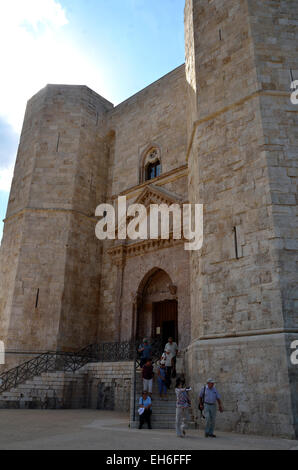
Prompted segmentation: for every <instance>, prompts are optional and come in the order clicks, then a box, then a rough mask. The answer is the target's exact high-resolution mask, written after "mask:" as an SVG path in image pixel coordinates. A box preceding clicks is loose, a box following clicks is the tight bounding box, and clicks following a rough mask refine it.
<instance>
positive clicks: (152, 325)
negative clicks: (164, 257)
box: [136, 268, 179, 345]
mask: <svg viewBox="0 0 298 470" xmlns="http://www.w3.org/2000/svg"><path fill="white" fill-rule="evenodd" d="M138 298H139V304H138V312H137V313H138V315H137V325H136V335H137V338H142V337H146V336H147V337H151V338H159V339H161V340H162V343H163V345H165V344H166V342H167V340H168V338H169V336H172V337H173V338H174V340H175V341H178V334H179V332H178V300H177V297H176V288H175V286H173V283H172V280H171V278H170V276H169V275H168V274H167V273H166V272H165V271H163V270H162V269H158V268H155V269H153V270H152V271H150V272H149V273H148V274H147V276H145V278H144V279H143V281H142V282H141V284H140V287H139V290H138Z"/></svg>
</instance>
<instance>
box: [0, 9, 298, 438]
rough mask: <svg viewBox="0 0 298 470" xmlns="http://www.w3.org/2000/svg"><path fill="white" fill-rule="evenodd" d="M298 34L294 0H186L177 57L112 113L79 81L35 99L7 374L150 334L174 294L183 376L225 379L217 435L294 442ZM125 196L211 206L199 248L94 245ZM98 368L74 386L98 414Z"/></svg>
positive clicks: (25, 152) (20, 198) (6, 295)
mask: <svg viewBox="0 0 298 470" xmlns="http://www.w3.org/2000/svg"><path fill="white" fill-rule="evenodd" d="M297 44H298V18H297V8H296V5H295V2H292V1H290V0H283V1H281V2H269V1H261V0H239V1H237V2H236V1H234V0H226V1H225V2H223V1H222V0H213V1H208V0H186V7H185V47H186V64H185V66H181V67H178V68H177V69H175V70H174V71H172V72H171V73H169V74H168V75H166V76H165V77H163V78H161V79H160V80H158V81H157V82H155V83H153V84H152V85H150V86H149V87H147V88H145V89H144V90H142V91H141V92H139V93H137V94H136V95H134V96H133V97H131V98H129V99H128V100H126V101H125V102H124V103H121V104H120V105H118V106H116V107H113V105H112V104H111V103H109V102H107V101H106V100H105V99H104V98H102V97H100V96H99V95H97V94H96V93H94V92H93V91H91V90H89V89H88V88H87V87H82V86H77V87H76V86H63V85H49V86H47V87H46V88H45V89H43V90H41V91H40V92H39V93H38V94H37V95H35V96H34V97H33V98H32V99H31V100H30V101H29V102H28V106H27V111H26V116H25V121H24V127H23V132H22V136H21V141H20V147H19V152H18V158H17V162H16V167H15V173H14V179H13V183H12V189H11V194H10V199H9V205H8V210H7V217H6V221H5V229H4V236H3V241H2V245H1V253H0V256H1V265H0V337H1V338H3V339H4V340H5V343H6V347H7V349H8V350H10V352H11V354H9V355H7V358H8V362H7V364H6V366H5V367H6V368H9V367H11V366H12V365H14V364H15V363H19V362H22V358H25V357H27V356H24V355H21V354H20V353H21V352H23V353H28V358H31V357H32V355H34V354H38V353H39V352H43V351H45V350H49V349H51V350H57V349H58V350H60V349H62V350H78V349H80V348H81V347H84V346H87V345H88V344H90V343H92V342H95V341H101V342H106V341H129V340H131V339H134V338H135V336H143V335H144V336H151V334H154V333H156V331H153V310H154V308H155V307H154V306H155V304H156V303H157V302H162V301H177V303H178V343H179V346H180V350H182V349H185V348H187V352H186V355H185V368H186V370H187V372H188V380H189V382H190V383H192V384H193V387H194V389H195V390H196V392H198V390H199V387H200V386H201V385H202V383H203V381H204V380H206V375H215V377H216V378H217V379H218V381H219V386H220V388H221V389H222V391H223V395H224V401H225V404H226V409H227V411H226V413H225V414H224V415H223V416H222V417H220V421H219V425H220V427H221V428H222V429H229V430H234V429H235V428H236V429H237V430H239V431H241V432H256V433H266V434H268V433H269V434H271V433H274V434H277V435H283V436H291V437H292V436H293V435H294V433H295V432H296V435H297V433H298V429H297V416H298V412H297V410H298V393H297V383H298V380H297V366H294V365H293V364H291V363H290V359H289V358H290V352H291V351H290V344H291V341H294V340H295V339H297V332H298V324H297V319H298V315H297V304H298V290H297V285H298V281H297V262H298V257H297V256H298V255H297V233H298V230H297V166H298V163H297V160H298V152H297V149H298V142H297V124H298V110H297V106H296V107H295V106H294V105H293V104H292V103H291V101H290V92H289V88H290V69H292V73H293V74H294V76H296V75H297V74H298V68H297ZM297 76H298V75H297ZM153 150H154V152H155V155H158V157H159V159H160V164H161V174H160V175H159V176H158V177H156V178H155V179H153V180H150V181H146V178H145V176H146V175H145V170H146V168H145V167H146V163H147V162H148V161H149V160H150V158H149V157H150V152H151V151H153ZM148 159H149V160H148ZM119 195H122V196H124V195H125V196H126V197H127V201H128V205H130V204H132V203H134V202H136V201H139V202H140V201H142V203H144V204H145V205H146V207H148V204H149V203H150V202H151V203H165V202H167V203H169V201H171V202H170V203H173V202H175V203H177V204H180V205H181V204H182V203H183V202H184V201H189V202H191V203H200V204H204V244H203V248H202V249H201V250H200V251H199V252H193V253H190V254H189V253H188V252H186V251H185V250H184V247H183V243H182V242H180V241H175V240H172V239H170V240H166V241H165V240H152V241H144V240H142V241H137V242H132V241H128V240H121V241H120V242H119V241H116V242H114V241H103V242H99V241H98V240H97V239H96V237H95V225H96V222H97V219H96V218H95V217H94V212H95V208H96V206H97V205H98V204H100V203H102V202H108V203H112V204H114V206H116V204H117V197H118V196H119ZM156 330H158V328H156ZM156 334H157V333H156ZM13 351H16V352H18V354H13ZM182 355H183V353H182ZM105 374H106V377H110V376H111V380H110V379H109V380H108V378H106V379H105V380H104V381H97V382H96V380H93V379H92V380H91V382H90V383H89V382H88V381H87V382H85V383H84V384H83V385H82V387H83V389H82V390H83V391H82V395H81V396H86V397H91V398H90V400H91V402H92V406H95V405H96V406H100V407H104V408H110V407H111V406H112V404H111V403H112V402H113V401H114V400H115V401H117V396H118V395H117V393H118V392H117V390H118V389H119V393H120V395H121V393H122V391H121V392H120V390H121V389H122V386H123V385H121V384H123V380H124V382H125V380H126V379H125V378H124V379H123V380H122V379H121V380H122V382H121V381H120V382H119V383H118V382H117V379H116V376H115V375H113V374H114V372H112V371H110V370H106V371H105ZM115 374H116V372H115ZM127 380H129V379H127ZM72 386H73V385H71V384H70V383H67V385H65V387H66V388H65V389H64V392H63V393H64V395H65V396H66V397H68V398H67V401H69V400H70V397H71V396H73V390H72ZM88 387H89V388H88ZM90 390H91V391H90ZM256 392H257V395H258V398H259V399H258V400H257V403H256V400H255V395H256ZM120 395H119V396H120ZM281 397H282V400H281ZM52 398H53V397H51V399H52ZM88 399H89V398H88ZM12 401H13V400H12ZM78 403H79V402H78ZM78 403H77V404H78ZM11 406H13V405H11Z"/></svg>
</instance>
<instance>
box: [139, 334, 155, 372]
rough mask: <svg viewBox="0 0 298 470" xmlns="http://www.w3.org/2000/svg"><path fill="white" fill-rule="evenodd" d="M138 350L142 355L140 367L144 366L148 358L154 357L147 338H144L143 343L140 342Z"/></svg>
mask: <svg viewBox="0 0 298 470" xmlns="http://www.w3.org/2000/svg"><path fill="white" fill-rule="evenodd" d="M138 352H139V353H140V355H141V362H140V367H141V368H142V367H143V365H144V364H146V362H147V359H151V358H152V348H151V346H150V344H149V342H148V340H147V338H144V339H143V343H142V344H140V346H139V349H138Z"/></svg>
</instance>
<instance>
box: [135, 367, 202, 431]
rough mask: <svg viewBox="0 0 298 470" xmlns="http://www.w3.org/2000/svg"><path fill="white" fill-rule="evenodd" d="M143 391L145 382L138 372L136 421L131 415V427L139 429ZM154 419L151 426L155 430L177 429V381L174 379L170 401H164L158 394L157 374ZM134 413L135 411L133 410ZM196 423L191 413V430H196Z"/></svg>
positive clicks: (153, 409) (153, 396) (169, 391)
mask: <svg viewBox="0 0 298 470" xmlns="http://www.w3.org/2000/svg"><path fill="white" fill-rule="evenodd" d="M142 391H143V381H142V377H141V371H140V370H138V371H137V377H136V402H135V407H136V408H135V409H136V421H135V422H133V420H132V416H133V414H132V413H131V427H132V428H137V427H138V426H139V415H138V413H137V410H138V408H139V399H140V397H141V395H142ZM152 399H153V400H152V417H151V424H152V428H154V429H175V428H176V424H175V422H176V394H175V379H172V386H171V389H170V390H168V396H167V399H168V401H165V400H162V399H161V398H160V397H159V392H158V383H157V374H156V373H155V378H154V382H153V391H152ZM132 411H133V410H132ZM146 427H147V425H146V424H145V425H144V427H143V429H146ZM195 427H196V425H195V421H194V418H193V416H192V412H191V411H190V420H189V422H188V428H189V429H195Z"/></svg>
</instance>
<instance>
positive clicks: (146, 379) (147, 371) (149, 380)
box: [142, 359, 154, 398]
mask: <svg viewBox="0 0 298 470" xmlns="http://www.w3.org/2000/svg"><path fill="white" fill-rule="evenodd" d="M153 376H154V372H153V365H152V361H151V359H147V362H146V364H145V365H144V366H143V369H142V377H143V390H144V392H148V394H149V396H150V398H151V397H152V386H153Z"/></svg>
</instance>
